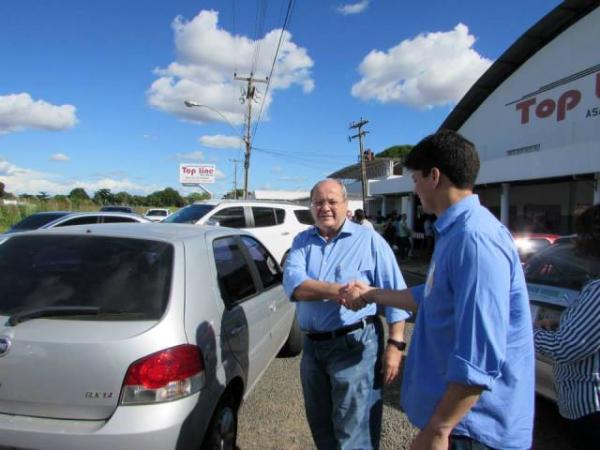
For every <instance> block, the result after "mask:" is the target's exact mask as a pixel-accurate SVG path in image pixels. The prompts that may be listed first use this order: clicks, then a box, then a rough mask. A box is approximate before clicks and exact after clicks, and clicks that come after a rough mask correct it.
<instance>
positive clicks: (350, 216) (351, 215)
mask: <svg viewBox="0 0 600 450" xmlns="http://www.w3.org/2000/svg"><path fill="white" fill-rule="evenodd" d="M346 219H348V220H354V214H352V210H351V209H349V210H348V211H346Z"/></svg>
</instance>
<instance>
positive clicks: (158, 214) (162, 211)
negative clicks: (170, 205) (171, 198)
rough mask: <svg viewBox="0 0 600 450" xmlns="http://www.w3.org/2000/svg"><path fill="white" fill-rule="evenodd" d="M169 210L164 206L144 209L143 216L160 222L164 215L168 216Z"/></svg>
mask: <svg viewBox="0 0 600 450" xmlns="http://www.w3.org/2000/svg"><path fill="white" fill-rule="evenodd" d="M169 214H170V211H169V210H168V209H166V208H152V209H149V210H148V211H146V213H145V214H144V217H145V218H146V219H148V220H151V221H152V222H160V221H161V220H163V219H164V218H165V217H168V216H169Z"/></svg>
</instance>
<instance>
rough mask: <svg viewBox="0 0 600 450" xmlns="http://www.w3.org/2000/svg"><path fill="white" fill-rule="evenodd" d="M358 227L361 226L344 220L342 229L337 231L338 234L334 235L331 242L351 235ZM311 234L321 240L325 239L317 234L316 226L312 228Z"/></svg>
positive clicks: (317, 228)
mask: <svg viewBox="0 0 600 450" xmlns="http://www.w3.org/2000/svg"><path fill="white" fill-rule="evenodd" d="M360 226H362V225H358V224H356V223H354V222H352V221H351V220H348V219H345V220H344V224H343V225H342V228H340V231H338V234H336V235H335V237H334V238H333V239H331V240H332V241H335V240H336V239H338V238H339V237H341V236H348V235H351V234H353V233H354V232H355V231H356V227H360ZM312 234H313V235H314V236H316V237H320V238H321V239H325V238H324V237H323V236H321V233H319V227H317V226H316V225H315V226H313V227H312Z"/></svg>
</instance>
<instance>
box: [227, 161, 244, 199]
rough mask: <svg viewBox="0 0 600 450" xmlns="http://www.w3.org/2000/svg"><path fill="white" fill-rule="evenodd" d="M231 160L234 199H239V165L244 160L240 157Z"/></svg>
mask: <svg viewBox="0 0 600 450" xmlns="http://www.w3.org/2000/svg"><path fill="white" fill-rule="evenodd" d="M229 161H230V162H232V163H233V199H234V200H237V165H238V163H239V162H242V161H240V160H239V159H230V160H229Z"/></svg>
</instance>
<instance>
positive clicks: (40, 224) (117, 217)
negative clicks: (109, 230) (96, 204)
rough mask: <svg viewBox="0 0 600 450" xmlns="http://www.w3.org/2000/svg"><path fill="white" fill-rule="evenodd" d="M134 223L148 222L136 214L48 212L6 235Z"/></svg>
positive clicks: (28, 218) (12, 228)
mask: <svg viewBox="0 0 600 450" xmlns="http://www.w3.org/2000/svg"><path fill="white" fill-rule="evenodd" d="M129 222H131V223H134V222H149V220H148V219H145V218H143V217H142V216H140V215H137V214H128V213H119V212H68V211H48V212H39V213H35V214H31V215H30V216H27V217H25V218H24V219H23V220H21V221H20V222H18V223H16V224H15V225H13V226H12V227H11V228H9V229H8V230H7V231H6V233H9V234H10V233H17V232H21V231H29V230H37V229H39V228H43V229H45V228H56V227H66V226H72V225H89V224H94V223H129Z"/></svg>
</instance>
